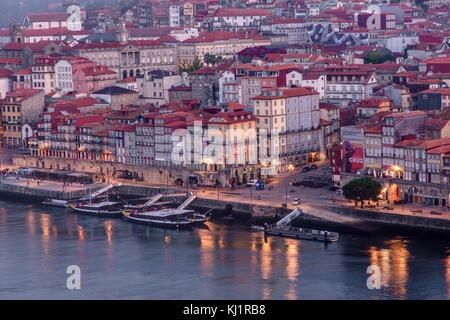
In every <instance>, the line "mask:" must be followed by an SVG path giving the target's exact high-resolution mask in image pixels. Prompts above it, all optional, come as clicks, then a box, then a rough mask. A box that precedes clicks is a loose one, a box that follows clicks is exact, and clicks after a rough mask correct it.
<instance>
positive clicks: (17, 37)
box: [9, 24, 25, 43]
mask: <svg viewBox="0 0 450 320" xmlns="http://www.w3.org/2000/svg"><path fill="white" fill-rule="evenodd" d="M9 29H10V30H11V31H10V33H9V36H10V38H11V42H13V43H23V42H25V41H24V38H23V30H22V28H21V27H20V25H18V24H13V25H12V26H11V27H10V28H9Z"/></svg>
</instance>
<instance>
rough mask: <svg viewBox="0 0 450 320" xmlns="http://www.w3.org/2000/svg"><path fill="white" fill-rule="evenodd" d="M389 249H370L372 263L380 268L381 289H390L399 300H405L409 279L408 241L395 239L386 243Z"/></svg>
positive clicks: (372, 247)
mask: <svg viewBox="0 0 450 320" xmlns="http://www.w3.org/2000/svg"><path fill="white" fill-rule="evenodd" d="M384 244H385V245H386V246H387V247H388V248H377V247H374V246H371V247H370V248H369V256H370V263H371V264H372V265H376V266H378V267H379V268H380V272H381V274H380V276H381V279H380V284H381V288H388V289H389V291H390V294H391V295H393V296H395V297H396V298H397V299H405V298H406V293H407V289H406V288H407V284H408V279H409V268H408V261H409V258H410V253H409V251H408V247H407V246H408V241H407V240H404V239H393V240H388V241H385V242H384Z"/></svg>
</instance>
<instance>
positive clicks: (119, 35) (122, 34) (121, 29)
mask: <svg viewBox="0 0 450 320" xmlns="http://www.w3.org/2000/svg"><path fill="white" fill-rule="evenodd" d="M116 41H118V42H119V43H120V44H127V43H128V30H127V25H126V23H125V21H120V22H119V25H118V27H117V31H116Z"/></svg>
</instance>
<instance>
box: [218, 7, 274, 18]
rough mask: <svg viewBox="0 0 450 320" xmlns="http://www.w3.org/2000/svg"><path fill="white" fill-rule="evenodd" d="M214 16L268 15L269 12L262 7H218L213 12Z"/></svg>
mask: <svg viewBox="0 0 450 320" xmlns="http://www.w3.org/2000/svg"><path fill="white" fill-rule="evenodd" d="M214 16H215V17H254V16H270V13H269V12H268V11H266V10H263V9H248V8H245V9H238V8H220V9H218V10H217V11H216V13H215V14H214Z"/></svg>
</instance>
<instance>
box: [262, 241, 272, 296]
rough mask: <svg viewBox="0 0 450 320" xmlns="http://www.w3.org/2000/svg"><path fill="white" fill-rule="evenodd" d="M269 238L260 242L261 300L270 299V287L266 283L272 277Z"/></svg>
mask: <svg viewBox="0 0 450 320" xmlns="http://www.w3.org/2000/svg"><path fill="white" fill-rule="evenodd" d="M271 242H272V240H271V238H270V237H267V242H266V241H263V242H262V247H261V278H262V279H263V280H264V283H263V289H262V299H264V300H266V299H270V297H271V293H272V290H271V286H270V284H269V283H268V282H269V280H270V279H271V276H272V271H273V269H272V247H271Z"/></svg>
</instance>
